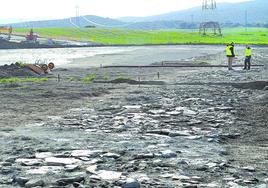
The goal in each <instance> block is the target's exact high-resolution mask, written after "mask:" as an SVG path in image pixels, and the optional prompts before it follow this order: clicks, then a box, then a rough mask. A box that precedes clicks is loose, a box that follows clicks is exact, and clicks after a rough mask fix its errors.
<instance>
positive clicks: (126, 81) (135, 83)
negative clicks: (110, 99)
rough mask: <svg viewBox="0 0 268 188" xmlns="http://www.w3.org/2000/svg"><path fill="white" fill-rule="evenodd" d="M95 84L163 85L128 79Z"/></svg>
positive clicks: (161, 82) (161, 83) (156, 82)
mask: <svg viewBox="0 0 268 188" xmlns="http://www.w3.org/2000/svg"><path fill="white" fill-rule="evenodd" d="M94 82H95V83H112V84H123V83H125V84H131V85H165V82H163V81H137V80H132V79H128V78H117V79H114V80H110V81H94Z"/></svg>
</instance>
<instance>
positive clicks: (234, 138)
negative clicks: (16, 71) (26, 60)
mask: <svg viewBox="0 0 268 188" xmlns="http://www.w3.org/2000/svg"><path fill="white" fill-rule="evenodd" d="M265 54H267V50H265V49H259V50H258V56H257V57H258V63H260V64H264V65H266V66H265V67H258V68H254V69H252V70H251V71H243V70H238V69H237V70H235V71H231V72H230V71H227V70H226V69H225V68H180V69H172V68H161V69H159V68H146V69H139V68H138V69H126V68H120V69H118V68H117V69H116V68H111V69H105V68H100V69H56V70H55V72H54V76H51V78H50V79H49V81H48V82H43V83H34V84H31V83H23V84H19V85H17V86H16V87H14V86H10V85H8V84H7V85H0V87H1V89H0V94H1V98H0V103H1V109H0V117H1V119H0V156H1V157H0V187H5V188H6V187H55V188H56V187H81V188H82V187H124V188H138V187H148V188H149V187H150V188H151V187H155V188H171V187H258V188H266V187H267V186H268V171H267V169H268V145H267V143H268V139H267V133H268V130H267V112H268V95H267V81H268V74H267V73H268V72H267V65H268V64H267V60H268V57H267V55H265ZM204 60H205V61H207V62H209V63H211V64H213V63H214V58H213V56H208V57H199V58H197V59H191V60H189V61H204ZM89 72H90V73H95V74H96V75H97V77H96V79H95V81H94V82H93V83H83V82H81V81H79V79H80V78H82V77H83V76H85V75H86V74H88V73H89ZM158 72H159V76H160V77H159V78H158V75H157V73H158ZM58 74H60V75H63V76H62V79H61V82H58V81H57V79H56V76H55V75H58ZM54 77H55V78H54ZM138 80H141V82H138Z"/></svg>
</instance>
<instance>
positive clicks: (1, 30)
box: [0, 26, 12, 39]
mask: <svg viewBox="0 0 268 188" xmlns="http://www.w3.org/2000/svg"><path fill="white" fill-rule="evenodd" d="M0 34H5V35H8V39H10V38H11V34H12V27H11V26H10V27H4V26H0Z"/></svg>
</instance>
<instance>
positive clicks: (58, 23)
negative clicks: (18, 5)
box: [6, 15, 125, 28]
mask: <svg viewBox="0 0 268 188" xmlns="http://www.w3.org/2000/svg"><path fill="white" fill-rule="evenodd" d="M124 24H125V23H123V22H122V21H119V20H115V19H111V18H103V17H99V16H94V15H87V16H81V17H79V18H76V17H71V18H65V19H59V20H42V21H29V22H21V23H11V24H6V25H11V26H12V27H14V28H55V27H57V28H59V27H61V28H68V27H86V26H98V27H119V26H121V25H124Z"/></svg>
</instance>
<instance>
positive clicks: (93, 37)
mask: <svg viewBox="0 0 268 188" xmlns="http://www.w3.org/2000/svg"><path fill="white" fill-rule="evenodd" d="M14 30H15V33H17V34H23V35H25V34H26V33H27V32H29V29H26V28H16V29H14ZM35 32H36V33H38V34H39V35H40V36H42V37H47V38H54V39H66V40H78V41H92V42H98V43H103V44H107V45H144V44H226V43H229V42H230V41H234V42H235V43H236V44H268V38H267V35H268V29H267V28H248V29H247V31H246V30H245V28H223V29H222V33H223V35H222V36H217V35H200V34H199V32H198V31H197V29H196V30H195V31H193V30H189V29H188V30H187V29H178V30H132V29H104V28H82V29H77V28H35Z"/></svg>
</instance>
